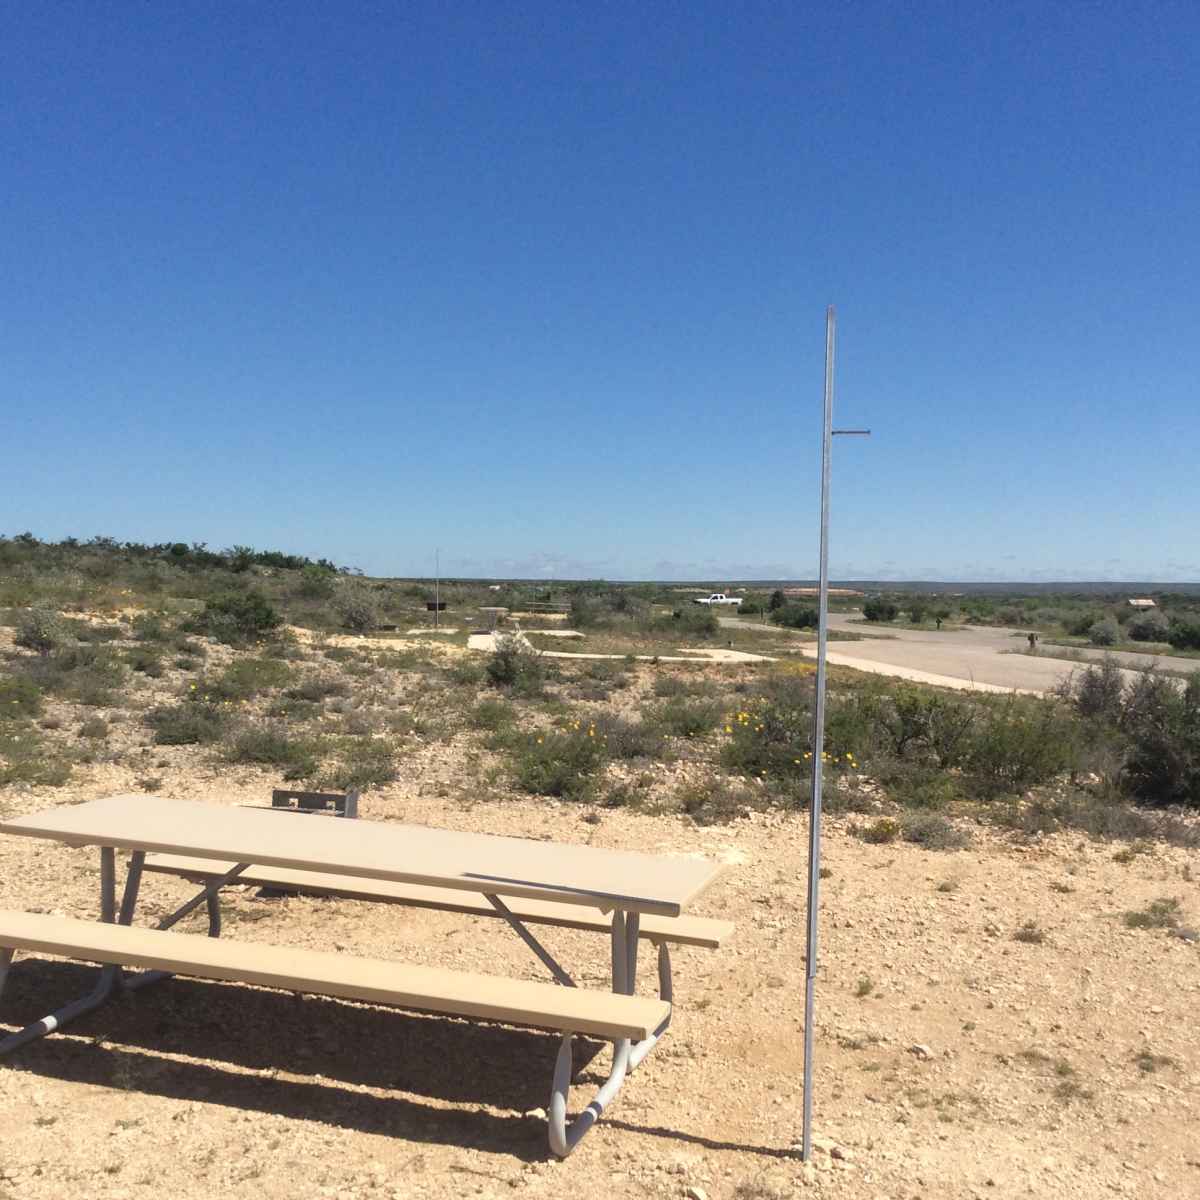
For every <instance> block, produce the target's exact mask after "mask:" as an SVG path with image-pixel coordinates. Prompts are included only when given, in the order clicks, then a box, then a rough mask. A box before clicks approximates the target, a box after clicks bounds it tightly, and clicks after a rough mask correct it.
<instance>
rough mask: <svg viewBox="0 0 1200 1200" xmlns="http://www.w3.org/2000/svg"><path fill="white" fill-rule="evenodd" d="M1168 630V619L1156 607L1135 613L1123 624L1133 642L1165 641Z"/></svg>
mask: <svg viewBox="0 0 1200 1200" xmlns="http://www.w3.org/2000/svg"><path fill="white" fill-rule="evenodd" d="M1170 631H1171V623H1170V621H1168V620H1167V618H1166V617H1165V616H1163V614H1162V613H1161V612H1159V610H1158V609H1157V608H1152V609H1149V610H1148V611H1147V612H1141V613H1135V614H1134V615H1133V616H1132V617H1130V618H1129V622H1128V624H1127V625H1126V626H1125V632H1126V633H1127V634H1128V635H1129V636H1130V637H1131V638H1132V639H1133V640H1134V641H1135V642H1165V641H1166V640H1167V635H1168V634H1169V633H1170Z"/></svg>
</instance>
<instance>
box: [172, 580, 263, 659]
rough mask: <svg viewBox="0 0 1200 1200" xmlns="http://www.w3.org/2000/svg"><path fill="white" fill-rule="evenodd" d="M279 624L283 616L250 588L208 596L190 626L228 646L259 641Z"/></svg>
mask: <svg viewBox="0 0 1200 1200" xmlns="http://www.w3.org/2000/svg"><path fill="white" fill-rule="evenodd" d="M282 624H283V618H282V617H281V616H280V615H279V613H278V612H276V611H275V609H274V608H273V607H272V605H271V603H270V601H269V600H268V599H267V598H266V597H265V596H264V595H263V594H262V593H261V592H259V591H257V590H255V589H254V588H250V589H248V590H247V591H244V592H230V593H228V594H227V595H224V596H218V597H216V598H215V599H212V600H209V601H208V602H207V603H206V604H205V606H204V611H203V612H201V613H200V614H199V616H197V617H196V618H195V619H194V620H193V621H192V622H190V627H191V628H194V629H195V630H196V631H197V632H200V633H207V634H208V635H209V636H210V637H215V638H216V639H217V640H218V641H220V642H225V643H226V644H228V645H230V646H239V645H244V644H245V643H247V642H253V641H258V640H259V639H260V638H262V637H264V636H265V635H266V634H268V633H270V631H271V630H272V629H278V628H279V626H280V625H282Z"/></svg>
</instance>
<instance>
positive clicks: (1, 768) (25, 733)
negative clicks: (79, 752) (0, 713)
mask: <svg viewBox="0 0 1200 1200" xmlns="http://www.w3.org/2000/svg"><path fill="white" fill-rule="evenodd" d="M70 778H71V759H70V758H69V757H68V756H67V755H66V754H65V753H63V752H61V751H57V750H55V749H54V748H53V747H51V746H50V745H49V744H47V742H46V741H45V739H43V738H42V737H41V736H40V735H39V734H38V733H37V731H36V730H34V729H32V728H31V727H28V726H24V725H20V724H16V723H13V724H10V725H8V726H7V727H3V726H0V786H3V785H5V784H10V783H29V784H41V785H42V786H45V787H62V786H63V784H65V783H66V782H67V781H68V780H69V779H70Z"/></svg>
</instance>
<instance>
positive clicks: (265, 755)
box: [225, 722, 321, 779]
mask: <svg viewBox="0 0 1200 1200" xmlns="http://www.w3.org/2000/svg"><path fill="white" fill-rule="evenodd" d="M320 753H321V743H320V742H319V741H318V740H317V739H315V738H311V737H296V736H295V735H294V734H292V733H290V732H289V731H288V730H287V729H285V728H284V727H282V726H279V725H272V724H268V723H265V722H264V723H262V724H257V725H252V726H249V727H248V728H246V729H243V730H242V731H241V732H240V733H238V734H237V735H236V736H235V737H234V738H233V740H232V742H231V743H230V745H229V746H228V748H227V749H226V752H225V754H226V757H227V758H228V759H229V761H230V762H235V763H260V764H262V765H263V766H268V767H278V768H279V769H280V770H281V771H282V772H283V777H284V779H308V778H311V777H312V776H313V775H314V774H315V773H316V770H317V762H318V758H319V755H320Z"/></svg>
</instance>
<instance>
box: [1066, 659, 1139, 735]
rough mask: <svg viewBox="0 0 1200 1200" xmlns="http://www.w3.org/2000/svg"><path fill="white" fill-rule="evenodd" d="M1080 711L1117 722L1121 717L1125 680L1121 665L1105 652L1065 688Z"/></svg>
mask: <svg viewBox="0 0 1200 1200" xmlns="http://www.w3.org/2000/svg"><path fill="white" fill-rule="evenodd" d="M1067 694H1068V696H1069V697H1070V698H1071V700H1072V701H1073V702H1074V704H1075V707H1076V709H1078V711H1079V714H1080V715H1081V716H1084V717H1092V718H1099V719H1101V720H1105V721H1109V722H1110V723H1112V724H1113V725H1116V724H1117V723H1118V722H1119V721H1120V719H1121V711H1122V701H1123V698H1124V695H1125V681H1124V678H1123V677H1122V675H1121V668H1120V667H1118V666H1117V664H1116V662H1115V661H1114V660H1113V659H1112V658H1111V657H1110V656H1108V655H1105V656H1104V658H1103V659H1101V661H1100V662H1098V663H1093V664H1092V665H1091V666H1089V667H1087V668H1086V669H1085V670H1084V671H1083V672H1082V673H1081V674H1080V675H1079V677H1078V679H1076V680H1073V681H1072V682H1071V684H1070V685H1068V688H1067Z"/></svg>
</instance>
